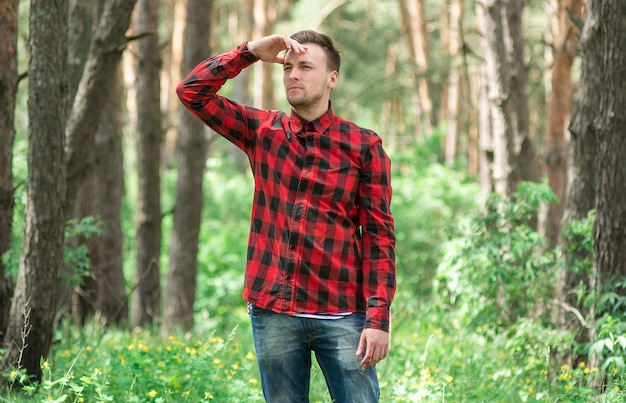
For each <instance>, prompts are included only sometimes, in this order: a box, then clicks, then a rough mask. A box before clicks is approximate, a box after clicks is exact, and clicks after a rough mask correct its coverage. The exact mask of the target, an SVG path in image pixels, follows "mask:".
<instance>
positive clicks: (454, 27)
mask: <svg viewBox="0 0 626 403" xmlns="http://www.w3.org/2000/svg"><path fill="white" fill-rule="evenodd" d="M448 7H449V10H448V13H449V17H448V21H449V24H450V30H451V32H450V33H449V34H448V55H447V56H448V58H449V60H451V61H452V63H451V65H450V67H449V72H448V83H447V88H448V91H447V96H446V105H445V106H444V107H445V108H446V116H447V120H448V130H447V133H446V146H445V163H446V165H447V166H449V167H452V166H453V164H454V162H455V160H456V156H457V148H458V144H459V135H460V133H462V127H463V118H464V117H465V111H464V108H463V105H464V97H463V95H464V91H463V88H464V84H465V83H464V81H463V80H462V77H463V74H462V69H461V66H462V64H461V62H462V58H461V52H462V46H463V43H462V40H463V36H462V34H463V9H464V1H463V0H454V1H452V3H451V4H450V5H449V6H448Z"/></svg>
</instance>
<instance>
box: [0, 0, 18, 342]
mask: <svg viewBox="0 0 626 403" xmlns="http://www.w3.org/2000/svg"><path fill="white" fill-rule="evenodd" d="M17 11H18V4H17V0H0V60H2V61H3V62H2V63H0V97H1V98H0V341H1V340H2V338H3V336H4V333H5V330H6V327H7V325H8V323H9V308H10V307H11V298H12V297H13V279H12V277H11V276H10V275H9V274H8V273H7V272H6V267H5V266H4V263H3V261H2V259H1V257H2V254H4V253H5V252H7V251H9V250H11V238H12V234H13V204H14V203H13V142H14V140H15V126H14V112H15V94H16V93H17V82H18V75H17V22H18V21H17V15H18V13H17Z"/></svg>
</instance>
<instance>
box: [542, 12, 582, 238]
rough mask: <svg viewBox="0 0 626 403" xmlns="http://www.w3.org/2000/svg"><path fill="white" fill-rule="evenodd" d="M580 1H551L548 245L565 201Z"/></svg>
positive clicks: (557, 229)
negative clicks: (551, 196) (574, 19)
mask: <svg viewBox="0 0 626 403" xmlns="http://www.w3.org/2000/svg"><path fill="white" fill-rule="evenodd" d="M582 6H583V1H582V0H552V1H551V4H550V8H551V10H552V12H553V15H551V19H550V20H551V27H552V30H551V37H552V59H553V60H552V68H551V71H550V81H551V85H550V95H549V99H548V128H547V129H548V130H547V133H546V149H545V164H546V173H547V175H548V180H549V183H550V186H551V188H552V191H553V192H554V194H555V195H556V196H557V197H558V198H559V200H560V203H550V205H549V206H548V211H547V216H546V217H545V223H544V233H545V235H546V238H547V240H548V244H549V245H550V247H554V246H556V245H557V243H558V238H559V234H560V233H561V221H562V218H563V209H564V206H565V203H566V200H565V190H566V185H567V151H568V144H569V137H570V136H569V133H568V132H567V122H569V117H570V109H571V106H570V104H571V102H570V100H571V96H572V94H571V92H572V64H573V62H574V57H575V56H576V54H577V52H578V46H579V40H578V37H579V35H580V32H579V30H578V28H577V26H576V25H575V23H574V22H572V20H571V16H570V13H571V15H574V16H576V17H577V18H579V19H581V17H582Z"/></svg>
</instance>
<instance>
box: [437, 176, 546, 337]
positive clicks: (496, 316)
mask: <svg viewBox="0 0 626 403" xmlns="http://www.w3.org/2000/svg"><path fill="white" fill-rule="evenodd" d="M554 200H555V197H554V195H553V193H552V191H551V190H550V188H549V186H548V185H547V184H537V183H523V184H522V185H520V187H519V189H518V191H517V193H516V195H515V200H514V201H511V200H507V199H505V198H502V197H499V196H497V195H492V196H491V197H490V199H489V201H488V203H487V207H486V213H485V214H484V215H483V216H482V217H478V218H474V219H471V220H467V221H465V222H462V223H461V224H460V232H461V235H460V236H459V237H457V238H454V239H452V240H450V242H449V243H448V244H447V245H446V246H445V247H444V250H445V254H444V257H443V260H442V262H441V265H440V266H439V271H438V283H437V286H438V290H439V292H440V295H441V296H442V297H443V298H444V301H445V303H446V304H449V305H450V306H454V307H456V308H457V309H462V310H464V311H465V312H467V313H468V315H471V316H472V317H471V324H472V325H473V326H474V327H478V326H481V325H482V324H486V323H496V324H498V325H500V326H509V325H511V324H513V323H515V321H516V320H517V319H518V318H521V317H527V316H529V317H532V316H534V315H536V314H537V313H541V312H543V311H545V309H542V307H543V306H545V305H544V302H545V300H546V299H547V298H550V295H551V292H552V288H551V287H552V286H553V284H554V274H555V273H556V270H555V269H556V267H557V262H558V261H557V257H558V251H557V250H554V249H550V248H548V247H547V244H546V240H545V238H544V237H543V236H542V235H541V234H539V233H538V232H537V231H536V230H535V229H534V228H533V221H534V217H535V215H536V213H537V211H538V209H539V206H540V203H541V202H552V201H554Z"/></svg>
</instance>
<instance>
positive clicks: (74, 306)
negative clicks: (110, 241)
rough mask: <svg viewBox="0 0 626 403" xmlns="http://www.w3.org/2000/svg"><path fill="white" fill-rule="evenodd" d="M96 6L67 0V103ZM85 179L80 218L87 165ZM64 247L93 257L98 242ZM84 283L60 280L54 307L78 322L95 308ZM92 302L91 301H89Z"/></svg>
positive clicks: (83, 188) (90, 182)
mask: <svg viewBox="0 0 626 403" xmlns="http://www.w3.org/2000/svg"><path fill="white" fill-rule="evenodd" d="M95 11H96V7H95V6H94V3H92V2H88V1H85V0H70V14H69V15H70V21H69V35H68V58H67V60H68V62H67V64H68V83H69V84H68V85H69V91H68V93H69V105H72V103H73V102H74V97H75V96H76V91H77V89H78V86H79V85H80V79H81V76H82V74H83V71H84V68H85V63H86V62H87V58H88V57H89V45H90V43H91V37H92V36H93V32H94V30H95V28H96V26H97V24H96V22H97V18H98V16H99V15H98V14H95ZM94 20H95V21H94ZM94 152H95V150H90V153H89V156H88V157H87V158H88V159H89V164H88V166H89V167H91V166H92V165H93V159H94ZM84 175H85V180H84V181H83V183H81V185H80V186H79V190H78V193H77V199H78V200H77V202H76V208H75V209H73V210H72V212H71V214H72V215H71V217H68V218H74V219H77V220H81V219H82V218H83V217H86V216H94V215H95V214H96V213H95V210H94V209H95V199H94V197H93V188H94V186H95V181H96V178H95V176H94V172H93V169H88V170H87V171H86V172H85V173H84ZM66 242H67V247H69V248H71V249H76V248H77V247H79V246H80V245H81V244H85V245H86V246H87V247H88V248H89V250H90V252H89V257H90V259H93V257H94V255H95V254H94V252H95V250H94V248H96V247H97V244H96V243H94V241H93V240H92V241H89V240H86V239H80V238H75V239H66ZM73 270H74V269H73V268H72V267H69V266H67V265H66V267H65V268H64V274H63V275H64V276H65V277H66V278H71V277H74V276H75V275H76V273H73ZM83 280H84V283H83V284H78V285H76V284H70V282H63V283H62V284H61V287H60V289H59V296H58V306H57V310H58V312H60V313H68V312H69V311H71V312H72V316H73V317H74V319H76V320H77V321H78V322H79V323H84V321H85V320H86V319H87V317H88V316H92V315H93V313H94V312H95V299H93V300H92V301H88V299H87V296H88V295H90V294H94V296H95V281H93V279H90V278H84V279H83ZM90 302H91V303H90Z"/></svg>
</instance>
